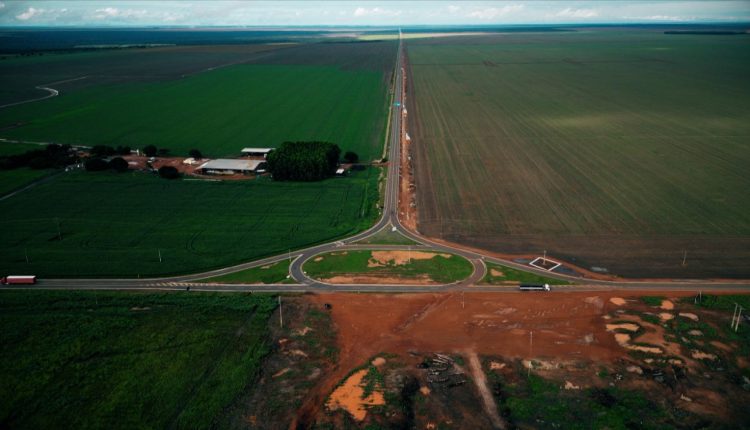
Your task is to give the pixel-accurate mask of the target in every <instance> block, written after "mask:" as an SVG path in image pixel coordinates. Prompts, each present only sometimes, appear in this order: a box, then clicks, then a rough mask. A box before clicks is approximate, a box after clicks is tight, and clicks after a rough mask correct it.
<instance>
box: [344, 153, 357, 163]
mask: <svg viewBox="0 0 750 430" xmlns="http://www.w3.org/2000/svg"><path fill="white" fill-rule="evenodd" d="M344 161H346V162H347V163H351V164H354V163H356V162H358V161H359V155H357V153H356V152H352V151H346V153H345V154H344Z"/></svg>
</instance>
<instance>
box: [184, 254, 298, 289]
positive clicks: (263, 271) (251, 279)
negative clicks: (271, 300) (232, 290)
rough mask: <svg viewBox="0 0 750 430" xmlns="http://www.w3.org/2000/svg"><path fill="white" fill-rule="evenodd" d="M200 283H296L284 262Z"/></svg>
mask: <svg viewBox="0 0 750 430" xmlns="http://www.w3.org/2000/svg"><path fill="white" fill-rule="evenodd" d="M198 282H216V283H220V284H288V283H293V282H294V281H293V280H292V279H290V278H289V262H288V261H287V260H284V261H279V262H278V263H272V264H268V265H265V266H258V267H252V268H250V269H246V270H241V271H239V272H234V273H229V274H226V275H221V276H215V277H213V278H208V279H201V280H200V281H198Z"/></svg>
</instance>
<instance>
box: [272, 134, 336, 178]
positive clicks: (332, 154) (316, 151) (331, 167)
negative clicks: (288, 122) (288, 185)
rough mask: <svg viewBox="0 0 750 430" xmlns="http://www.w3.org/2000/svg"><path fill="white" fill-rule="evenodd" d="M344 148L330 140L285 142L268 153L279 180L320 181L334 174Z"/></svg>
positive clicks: (274, 175) (275, 175)
mask: <svg viewBox="0 0 750 430" xmlns="http://www.w3.org/2000/svg"><path fill="white" fill-rule="evenodd" d="M340 155H341V149H340V148H339V147H338V145H335V144H333V143H330V142H284V143H282V144H281V146H280V147H278V148H276V149H275V150H274V151H271V152H270V153H269V154H268V156H267V159H266V161H267V163H268V171H269V172H271V174H272V175H273V179H274V180H277V181H319V180H322V179H325V178H328V177H331V176H333V175H334V174H335V173H336V168H337V166H338V163H339V157H340Z"/></svg>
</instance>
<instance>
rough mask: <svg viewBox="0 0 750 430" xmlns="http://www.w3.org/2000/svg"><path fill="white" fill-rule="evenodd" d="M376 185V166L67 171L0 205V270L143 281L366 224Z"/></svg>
mask: <svg viewBox="0 0 750 430" xmlns="http://www.w3.org/2000/svg"><path fill="white" fill-rule="evenodd" d="M377 181H378V170H377V169H376V168H370V169H367V170H363V171H360V172H353V174H352V175H350V176H349V177H347V178H335V179H330V180H326V181H322V182H314V183H289V182H273V181H270V180H267V179H259V180H254V181H240V182H237V181H231V182H229V181H228V182H206V181H195V180H193V181H191V180H176V181H167V180H163V179H160V178H158V177H156V176H151V175H148V174H143V173H132V174H120V175H118V174H115V173H101V174H94V173H66V174H63V175H62V176H60V177H57V178H55V179H53V180H52V181H49V182H46V183H43V184H40V185H37V186H36V187H34V188H32V189H29V190H27V191H24V192H23V193H20V194H17V195H15V196H13V197H11V198H9V199H6V200H4V201H0V212H2V214H3V216H2V218H1V219H0V228H2V230H3V232H4V233H3V240H4V243H5V245H4V246H3V247H2V249H0V273H21V272H23V273H33V274H36V275H38V276H46V277H50V276H61V277H77V276H81V277H86V276H92V277H93V276H103V277H116V276H125V277H138V276H140V277H143V276H154V275H166V274H175V273H194V272H199V271H201V270H207V269H213V268H218V267H224V266H229V265H232V264H237V263H240V262H243V261H249V260H252V259H256V258H261V257H263V256H268V255H272V254H278V253H284V252H286V251H287V250H289V249H294V248H298V247H302V246H305V245H309V244H312V243H316V242H321V241H327V240H331V239H334V238H336V237H340V236H343V235H348V234H352V233H354V232H356V231H360V230H362V229H364V228H367V227H369V226H370V225H372V223H373V222H374V219H375V218H376V217H377V209H376V202H377V200H378V195H377ZM160 256H161V257H160ZM27 257H28V262H27V260H26V259H27ZM160 258H161V261H160Z"/></svg>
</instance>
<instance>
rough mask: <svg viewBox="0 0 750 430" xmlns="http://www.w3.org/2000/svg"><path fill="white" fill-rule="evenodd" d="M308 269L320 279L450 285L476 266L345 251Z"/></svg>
mask: <svg viewBox="0 0 750 430" xmlns="http://www.w3.org/2000/svg"><path fill="white" fill-rule="evenodd" d="M373 253H376V254H373ZM380 253H383V254H380ZM410 256H413V258H410ZM304 270H305V272H306V273H307V275H309V276H312V277H314V278H318V279H329V278H331V277H335V276H347V277H352V276H371V277H382V278H398V279H403V280H424V281H434V282H438V283H450V282H455V281H460V280H462V279H465V278H467V277H468V276H469V275H471V273H472V270H473V267H472V265H471V263H469V261H467V260H466V259H465V258H463V257H459V256H457V255H452V254H442V253H436V252H425V251H406V250H403V251H344V252H331V253H327V254H321V255H319V256H317V257H315V258H314V259H312V260H309V261H308V262H306V263H305V265H304Z"/></svg>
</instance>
